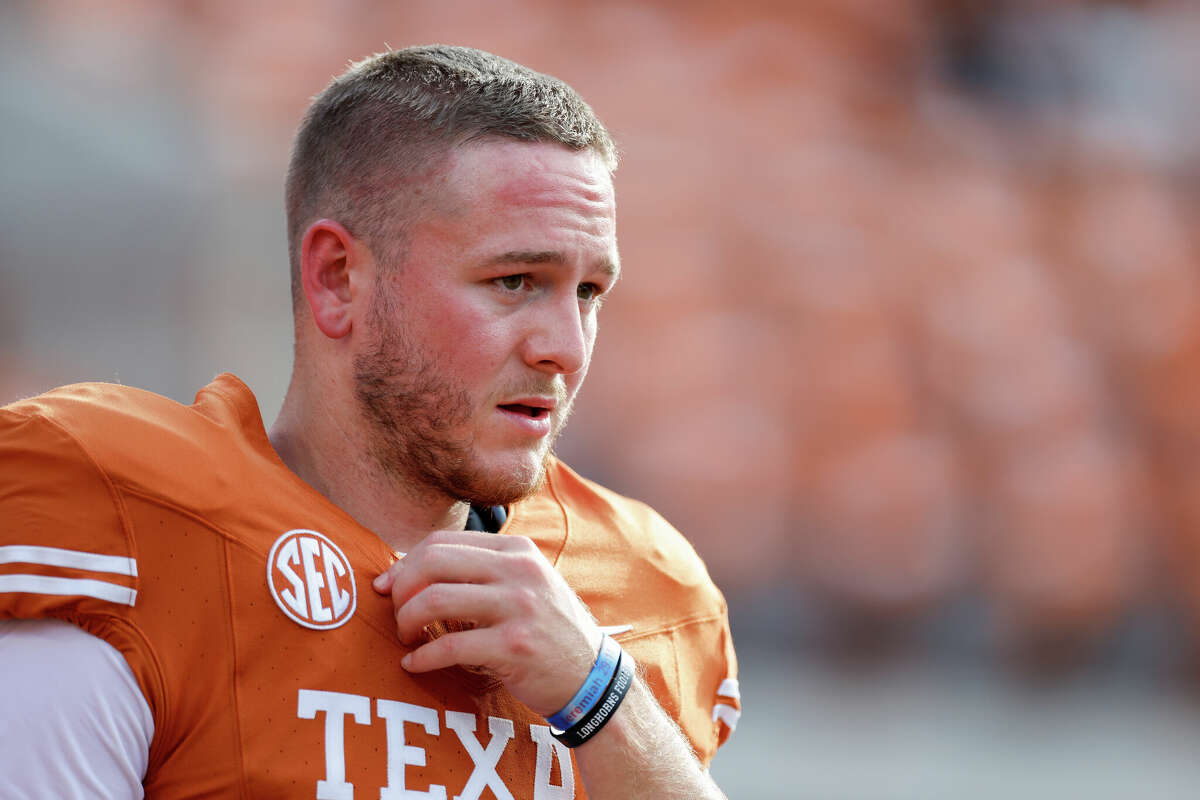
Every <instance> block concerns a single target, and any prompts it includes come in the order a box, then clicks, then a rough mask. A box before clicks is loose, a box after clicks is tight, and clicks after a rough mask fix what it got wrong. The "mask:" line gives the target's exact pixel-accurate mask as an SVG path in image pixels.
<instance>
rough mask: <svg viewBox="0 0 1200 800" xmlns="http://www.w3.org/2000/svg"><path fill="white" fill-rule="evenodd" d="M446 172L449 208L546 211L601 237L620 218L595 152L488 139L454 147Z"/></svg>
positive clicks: (509, 212) (502, 212)
mask: <svg viewBox="0 0 1200 800" xmlns="http://www.w3.org/2000/svg"><path fill="white" fill-rule="evenodd" d="M442 175H443V185H444V187H445V188H446V190H447V191H446V196H445V198H444V199H445V200H446V201H447V205H448V208H447V210H451V209H454V210H457V211H459V212H461V213H468V214H469V213H473V212H483V213H488V214H498V215H502V216H511V215H526V214H529V213H537V212H548V213H554V214H558V215H559V216H562V217H564V218H565V217H571V218H572V221H573V222H574V223H576V224H578V225H580V226H581V227H583V228H586V229H589V230H593V231H594V233H596V234H600V235H602V234H605V233H611V228H612V225H613V222H614V220H615V218H616V203H615V198H614V193H613V184H612V177H611V176H610V175H609V172H608V168H607V167H606V166H605V163H604V161H603V159H602V158H601V156H600V155H599V154H597V153H596V152H594V151H592V150H579V151H574V150H570V149H569V148H567V147H565V146H563V145H560V144H557V143H549V142H522V141H517V140H513V139H500V138H495V137H493V138H487V139H482V140H479V141H475V142H470V143H468V144H465V145H462V146H460V147H456V148H454V149H453V150H452V151H451V152H450V153H449V154H448V156H447V161H446V164H445V167H444V171H443V173H442ZM564 221H566V220H565V219H564Z"/></svg>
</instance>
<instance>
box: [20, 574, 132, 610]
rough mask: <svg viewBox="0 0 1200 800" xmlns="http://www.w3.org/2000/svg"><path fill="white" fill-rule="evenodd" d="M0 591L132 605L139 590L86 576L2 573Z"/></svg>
mask: <svg viewBox="0 0 1200 800" xmlns="http://www.w3.org/2000/svg"><path fill="white" fill-rule="evenodd" d="M0 592H28V593H30V594H62V595H74V596H78V595H82V596H84V597H95V598H97V599H99V600H108V601H110V602H113V603H122V604H123V605H127V606H132V605H133V604H134V601H135V600H137V590H136V589H130V588H129V587H128V586H121V585H119V584H116V583H109V582H108V581H93V580H87V579H86V578H52V577H50V576H48V575H0Z"/></svg>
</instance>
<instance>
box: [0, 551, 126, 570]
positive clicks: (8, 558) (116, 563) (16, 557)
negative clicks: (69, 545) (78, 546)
mask: <svg viewBox="0 0 1200 800" xmlns="http://www.w3.org/2000/svg"><path fill="white" fill-rule="evenodd" d="M0 564H43V565H45V566H47V567H73V568H75V569H87V570H91V571H92V572H111V573H114V574H116V575H131V576H133V577H135V578H136V577H137V561H135V560H134V559H132V558H125V557H124V556H102V555H99V554H98V553H88V552H86V551H84V550H66V549H63V548H61V547H36V546H34V545H26V544H10V545H5V546H3V547H0Z"/></svg>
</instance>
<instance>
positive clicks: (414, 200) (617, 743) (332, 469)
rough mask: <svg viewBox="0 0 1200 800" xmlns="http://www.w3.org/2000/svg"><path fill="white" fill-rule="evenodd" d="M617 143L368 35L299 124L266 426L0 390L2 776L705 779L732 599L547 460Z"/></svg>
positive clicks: (255, 780)
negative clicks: (10, 398) (379, 49)
mask: <svg viewBox="0 0 1200 800" xmlns="http://www.w3.org/2000/svg"><path fill="white" fill-rule="evenodd" d="M614 167H615V155H614V147H613V144H612V142H611V140H610V138H609V136H608V134H607V132H606V131H605V129H604V127H603V126H602V125H601V124H600V122H599V121H598V120H597V119H596V118H595V116H594V115H593V113H592V111H591V109H590V108H588V107H587V105H586V104H584V103H583V101H582V100H581V99H580V98H579V97H578V96H577V95H576V94H575V93H574V91H573V90H571V89H570V88H569V87H567V86H566V85H565V84H563V83H561V82H560V81H557V80H555V79H553V78H549V77H547V76H544V75H540V74H537V73H534V72H532V71H530V70H528V69H526V68H524V67H521V66H519V65H516V64H513V63H512V62H509V61H506V60H504V59H500V58H497V57H495V56H492V55H489V54H486V53H482V52H479V51H475V50H469V49H465V48H450V47H424V48H412V49H409V50H402V51H396V52H390V53H385V54H382V55H379V56H376V57H374V58H372V59H369V60H367V61H365V62H363V63H360V64H357V65H355V66H354V67H353V68H352V69H351V70H350V71H348V72H347V73H346V74H345V75H343V76H341V77H340V78H338V79H337V80H335V81H334V82H333V84H331V85H330V86H329V87H328V88H327V89H326V90H325V92H323V93H322V94H321V95H320V96H319V97H318V98H317V99H316V100H315V101H314V103H313V105H312V107H311V108H310V109H309V112H308V114H307V116H306V118H305V120H304V122H303V124H302V126H301V129H300V132H299V134H298V136H297V141H296V146H295V150H294V152H293V156H292V163H291V167H290V169H289V173H288V187H287V188H288V191H287V204H288V226H289V237H290V251H291V262H292V290H293V300H294V304H295V327H296V356H295V365H294V370H293V376H292V382H291V385H290V386H289V389H288V392H287V396H286V398H285V400H284V405H283V409H282V411H281V413H280V415H279V418H278V420H277V421H276V423H275V425H274V426H273V427H272V429H271V431H270V433H269V434H268V433H267V432H266V431H265V430H264V429H263V426H262V422H261V420H260V419H259V417H258V413H257V407H256V403H255V400H254V397H253V396H252V395H251V394H250V392H249V390H248V389H247V388H246V387H245V386H244V385H243V384H241V382H240V381H238V380H237V379H236V378H234V377H233V376H229V375H225V376H221V377H219V378H217V380H216V381H214V382H213V383H212V384H210V385H209V386H207V387H205V388H204V389H202V390H201V391H200V392H199V393H198V394H197V398H196V402H195V404H193V405H192V406H188V407H185V406H180V405H178V404H175V403H172V402H171V401H168V400H166V399H164V398H161V397H157V396H155V395H151V394H148V393H145V392H139V391H137V390H132V389H126V388H123V387H117V386H107V385H79V386H72V387H65V388H63V389H60V390H57V391H55V392H51V393H49V394H47V395H43V396H41V397H37V398H33V399H31V400H27V401H23V402H19V403H16V404H13V405H12V406H9V407H7V408H5V409H3V410H0V514H2V515H3V518H4V521H5V524H4V526H0V527H2V530H0V616H3V617H11V618H15V619H14V621H9V622H6V623H0V626H2V627H0V637H2V638H0V643H2V646H3V651H4V657H3V658H0V706H3V707H4V708H5V714H4V716H3V721H0V790H2V791H0V795H3V796H5V797H10V796H11V797H22V796H29V797H35V796H51V795H53V796H55V797H138V796H141V793H142V791H143V787H144V791H145V794H146V795H147V796H151V797H160V798H183V797H198V796H204V797H289V798H292V797H316V798H353V797H359V798H374V797H379V798H381V799H382V800H388V799H389V798H393V799H399V798H435V799H441V798H449V797H454V798H479V797H496V798H538V799H539V800H540V799H541V798H545V799H546V800H550V799H551V798H555V799H558V798H571V797H583V796H585V795H586V796H587V797H590V798H594V799H595V800H602V799H603V798H621V799H622V800H628V798H642V797H644V798H665V797H681V798H682V797H686V798H703V797H721V796H722V795H721V793H720V790H719V789H718V788H717V787H716V786H715V784H713V783H712V781H711V779H710V778H709V777H708V776H707V773H706V771H705V769H704V764H706V763H707V762H708V760H709V759H710V758H711V757H712V755H713V752H714V751H715V749H716V747H717V746H718V744H719V743H720V742H722V741H723V740H724V738H725V737H726V736H728V734H729V732H730V730H731V727H732V724H733V723H734V722H735V721H736V718H737V713H738V712H737V706H738V704H737V682H736V677H735V669H736V667H735V662H734V656H733V650H732V645H731V642H730V638H729V631H728V621H727V617H726V613H725V608H724V603H723V601H722V599H721V597H720V594H719V593H718V592H717V590H716V589H715V588H714V587H713V586H712V584H711V581H710V580H709V578H708V576H707V573H706V572H705V570H704V567H703V565H702V564H701V563H700V561H699V559H698V558H697V557H696V555H695V553H694V552H693V551H692V550H691V548H690V547H689V546H688V545H687V543H686V542H685V541H684V540H683V538H682V537H681V536H680V535H679V534H678V533H677V532H675V531H674V530H673V529H672V528H671V527H670V526H669V525H668V524H667V523H665V522H664V521H663V520H662V519H661V518H660V517H658V516H657V515H656V514H655V513H654V512H653V511H651V510H650V509H648V508H646V507H645V506H643V505H641V504H638V503H636V502H633V501H630V500H627V499H625V498H622V497H619V496H617V495H615V494H613V493H611V492H608V491H606V490H604V489H602V488H600V487H598V486H595V485H594V484H591V483H589V482H587V481H585V480H583V479H582V478H580V477H578V476H577V475H575V474H574V473H572V472H571V471H570V470H569V469H568V468H567V467H565V466H564V465H562V464H561V463H559V462H558V461H556V460H555V459H554V457H553V456H552V454H551V446H552V444H553V442H554V439H555V437H556V436H557V434H558V432H559V431H560V430H561V428H562V426H563V424H564V423H565V421H566V418H567V416H568V414H569V412H570V408H571V404H572V402H573V400H574V398H575V394H576V392H577V391H578V390H579V387H580V385H581V384H582V382H583V379H584V377H585V376H586V374H587V369H588V364H589V361H590V359H591V354H592V346H593V344H594V342H595V336H596V317H597V312H598V309H599V305H600V303H601V301H602V299H603V297H604V295H605V294H607V293H608V292H609V291H610V290H611V289H612V287H613V285H614V284H615V282H616V280H617V277H618V274H619V270H620V266H619V259H618V254H617V246H616V235H615V216H614V199H613V188H612V181H611V172H612V170H613V169H614ZM634 665H636V669H635V666H634ZM664 709H665V711H664ZM18 723H19V724H20V726H21V727H20V730H18V729H17V727H16V725H17V724H18ZM693 751H694V752H695V754H696V755H693ZM697 755H698V756H699V758H697Z"/></svg>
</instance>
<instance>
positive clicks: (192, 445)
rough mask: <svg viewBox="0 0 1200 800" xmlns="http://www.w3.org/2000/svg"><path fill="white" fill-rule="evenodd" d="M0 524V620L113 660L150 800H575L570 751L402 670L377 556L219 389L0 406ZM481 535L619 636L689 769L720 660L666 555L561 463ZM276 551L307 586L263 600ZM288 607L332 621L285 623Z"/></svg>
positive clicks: (535, 725) (696, 575) (527, 719)
mask: <svg viewBox="0 0 1200 800" xmlns="http://www.w3.org/2000/svg"><path fill="white" fill-rule="evenodd" d="M0 515H2V517H3V519H4V520H5V525H4V526H2V528H3V529H2V530H0V618H6V617H14V618H30V619H36V618H57V619H62V620H65V621H68V622H71V623H73V624H75V625H78V626H79V627H81V628H83V629H84V630H86V631H88V632H89V633H91V634H93V635H95V636H98V637H100V638H101V639H103V640H105V641H106V642H108V643H109V644H110V645H112V646H113V647H115V648H116V649H117V650H118V651H119V652H120V653H121V654H122V656H124V658H125V660H126V661H127V662H128V664H129V666H130V668H131V669H132V671H133V674H134V676H135V678H136V679H137V682H138V685H139V687H140V688H141V691H142V693H143V694H144V696H145V698H146V701H147V703H148V705H149V707H150V709H151V711H152V713H153V717H154V732H155V733H154V739H153V742H152V743H151V746H150V753H149V765H148V768H147V773H146V779H145V787H146V796H147V797H150V798H166V800H174V798H183V797H214V798H224V797H251V796H252V797H256V798H259V797H263V798H267V797H311V796H315V797H330V798H334V797H337V798H348V797H420V796H427V797H431V798H437V797H449V796H462V797H480V796H486V792H487V791H488V790H490V791H491V793H492V794H493V795H495V796H496V797H506V796H512V797H514V798H547V799H549V798H569V797H584V796H585V795H584V792H583V787H582V785H581V783H580V781H579V778H578V774H577V772H576V770H575V768H574V766H573V762H572V760H571V754H570V753H569V751H568V750H567V749H566V748H565V747H563V746H562V745H560V744H558V743H557V742H555V741H554V740H553V739H552V737H550V735H549V727H548V725H547V724H546V722H545V720H543V719H542V718H541V717H539V716H538V715H537V714H535V713H533V712H532V711H530V710H529V709H527V708H525V707H524V706H523V705H521V704H520V703H519V702H517V701H516V700H515V699H514V698H512V697H511V696H510V695H509V694H508V693H507V692H506V691H505V690H504V689H503V687H502V686H500V685H499V684H498V682H497V681H495V680H493V679H491V678H490V677H489V676H487V675H486V674H481V673H479V672H476V671H469V670H465V669H459V668H455V669H449V670H441V671H438V672H435V673H431V674H426V675H411V674H408V673H406V672H405V671H404V670H403V669H401V668H400V667H399V664H398V661H399V658H400V657H401V656H402V655H403V654H404V652H406V651H407V649H406V648H405V646H404V645H403V644H402V643H400V642H399V640H398V639H397V637H396V635H395V632H394V627H393V620H392V609H391V603H390V600H389V599H388V598H385V597H379V596H377V595H376V594H375V593H374V592H373V591H372V589H371V587H370V582H371V579H372V578H373V577H374V576H375V575H376V574H378V573H379V572H381V571H383V570H384V569H386V567H387V566H388V565H389V564H390V563H392V561H393V560H394V559H395V557H396V554H395V553H393V552H392V551H391V550H390V549H389V548H388V547H387V546H386V545H385V544H384V543H383V542H382V541H381V540H380V539H379V538H378V537H376V536H375V535H374V534H372V533H371V532H370V531H368V530H367V529H365V528H363V527H362V526H360V525H358V523H356V522H355V521H354V520H353V519H352V518H351V517H350V516H349V515H347V514H346V513H345V512H343V511H342V510H341V509H339V508H338V507H336V506H335V505H333V504H332V503H330V502H329V501H328V500H327V499H326V498H324V497H323V496H322V495H320V494H319V493H317V492H316V491H314V490H313V489H312V488H311V487H309V486H308V485H307V484H305V483H304V482H303V481H301V480H300V479H299V478H298V477H297V476H296V475H294V474H293V473H292V472H290V471H289V470H288V469H287V468H286V467H285V466H284V465H283V463H282V462H281V461H280V460H279V458H278V456H277V455H276V454H275V452H274V450H273V449H272V448H271V446H270V443H269V441H268V440H267V435H266V431H265V430H264V428H263V424H262V420H261V418H260V416H259V413H258V406H257V403H256V401H255V398H254V396H253V394H252V393H251V392H250V390H249V389H248V388H246V387H245V385H244V384H242V383H241V381H239V380H238V379H237V378H235V377H234V376H232V375H221V376H218V378H217V379H216V380H214V382H213V383H211V384H209V385H208V386H206V387H205V388H203V389H201V390H200V391H199V392H198V393H197V395H196V401H195V402H194V403H193V404H192V405H191V406H184V405H181V404H178V403H175V402H173V401H171V400H168V399H166V398H162V397H160V396H158V395H154V394H152V393H149V392H144V391H141V390H137V389H131V388H127V387H122V386H115V385H111V384H78V385H74V386H69V387H63V388H62V389H58V390H55V391H53V392H50V393H47V394H45V395H41V396H39V397H35V398H32V399H29V400H24V401H20V402H17V403H14V404H12V405H9V406H6V407H4V408H3V409H0ZM297 534H302V535H300V539H299V540H298V541H300V544H299V545H298V546H296V545H295V544H294V541H297V540H296V535H297ZM498 535H520V536H528V537H529V538H531V539H532V540H533V541H534V542H536V543H537V545H538V546H539V548H540V549H541V551H542V553H543V554H544V555H545V556H546V557H547V558H548V559H549V560H550V561H551V563H552V564H554V566H555V568H556V569H557V570H558V571H559V572H560V574H562V575H563V577H564V578H565V579H566V580H567V582H568V584H570V585H571V586H572V588H574V589H575V591H576V592H577V593H578V594H579V595H580V597H581V599H582V600H583V601H584V602H585V603H586V604H587V605H588V607H589V608H590V609H591V611H592V613H593V614H594V615H595V616H596V617H597V619H598V620H599V622H600V624H601V625H602V626H608V627H610V628H612V629H613V630H617V629H618V628H621V629H626V630H625V632H624V633H620V634H617V636H616V638H617V639H618V640H619V641H620V642H621V644H622V645H623V646H624V647H625V648H626V649H627V650H628V651H629V653H630V654H631V655H632V656H633V657H634V658H635V659H636V660H637V662H638V664H639V666H640V667H641V670H642V674H643V677H644V678H645V680H646V681H647V683H648V685H649V686H650V688H651V689H652V690H653V691H654V693H655V694H656V696H657V697H658V699H659V702H660V703H661V704H662V705H663V707H664V709H665V710H666V711H667V713H668V714H669V715H670V716H671V717H672V718H674V719H675V720H676V721H677V722H678V724H679V725H680V727H681V728H682V730H683V731H684V733H685V734H686V736H687V737H688V739H689V740H690V741H691V743H692V745H693V747H694V748H695V750H696V752H697V754H698V755H699V756H700V758H701V760H702V761H704V762H705V763H708V761H709V760H710V759H711V758H712V756H713V754H714V752H715V751H716V749H717V747H718V745H719V744H720V743H722V742H723V741H724V739H725V738H726V737H727V736H728V734H729V732H730V730H731V726H732V724H734V723H735V722H736V715H737V713H738V710H737V709H738V701H737V697H736V695H737V688H736V686H737V684H736V660H735V656H734V652H733V646H732V641H731V638H730V633H729V627H728V617H727V613H726V609H725V605H724V600H723V598H722V597H721V595H720V593H719V592H718V591H717V589H716V588H715V586H713V584H712V582H711V580H710V579H709V577H708V574H707V572H706V570H705V568H704V566H703V564H702V562H701V561H700V559H699V558H698V557H697V556H696V554H695V552H694V551H693V550H692V548H691V547H690V545H688V544H687V542H686V540H685V539H684V538H683V537H682V536H681V535H680V534H679V533H678V532H676V531H675V530H674V529H673V528H672V527H671V526H670V525H669V524H668V523H666V522H665V521H664V520H663V519H662V518H661V517H660V516H658V515H657V514H656V513H655V512H653V511H652V510H651V509H649V508H648V507H647V506H645V505H643V504H641V503H638V502H635V501H632V500H628V499H626V498H623V497H620V496H618V495H616V494H614V493H612V492H610V491H608V490H605V489H603V488H602V487H599V486H597V485H595V484H593V483H591V482H589V481H587V480H584V479H582V478H580V477H579V476H578V475H576V474H575V473H574V472H572V471H571V470H570V469H569V468H567V467H566V466H565V465H563V464H561V463H559V462H554V463H552V464H551V465H550V467H549V470H548V476H547V481H546V483H545V486H544V487H543V489H542V490H540V491H539V492H538V493H537V494H535V495H533V496H532V497H530V498H528V499H526V500H523V501H521V502H519V503H515V504H513V506H512V507H511V508H510V514H509V516H508V519H507V520H506V521H505V523H504V525H503V527H502V528H501V529H500V531H499V533H498ZM289 537H291V538H290V539H289ZM322 542H325V543H329V544H332V546H333V547H332V548H330V547H328V546H327V545H326V544H322ZM281 544H282V545H283V546H284V548H285V549H286V547H287V546H289V545H291V546H292V547H293V549H294V550H295V551H296V552H298V553H299V554H300V555H299V556H297V557H296V558H297V560H295V561H294V562H289V563H294V564H296V565H299V564H300V563H301V562H302V561H303V563H304V564H305V566H306V567H307V568H308V572H307V573H305V572H304V570H303V569H301V568H300V566H296V570H295V571H293V572H291V573H289V575H290V578H291V579H292V580H293V588H294V590H295V591H294V592H292V593H290V594H289V592H290V591H291V590H289V589H288V588H286V586H287V584H286V582H285V583H284V584H283V585H284V587H285V588H283V589H282V591H279V590H277V589H274V588H272V580H273V578H272V575H273V574H275V575H278V572H276V573H272V571H271V568H270V566H269V564H268V559H269V558H272V559H274V558H275V557H276V553H277V552H278V551H279V548H280V545H281ZM306 546H307V547H308V548H309V549H308V550H307V551H305V547H306ZM333 550H336V552H337V554H338V555H337V556H334V555H332V551H333ZM305 552H307V555H305ZM300 556H303V558H301V557H300ZM305 559H307V560H305ZM322 559H323V561H324V571H323V572H322V570H321V569H320V568H314V566H313V565H314V564H318V562H321V561H322ZM272 563H273V564H274V563H276V562H274V561H273V562H272ZM284 566H285V567H286V564H285V565H284ZM338 570H342V572H338ZM284 571H285V573H286V572H287V570H286V569H285V570H284ZM297 573H299V574H300V575H301V577H303V576H304V575H307V578H308V580H307V581H302V580H299V579H298V578H297ZM305 597H307V598H308V600H310V601H311V603H310V604H309V605H308V606H307V607H308V608H310V609H319V610H321V611H325V612H326V613H327V614H328V612H329V609H331V608H332V609H338V608H340V609H341V611H340V613H341V614H342V615H343V616H344V619H342V620H341V621H340V622H337V624H336V626H333V627H328V626H326V627H320V626H316V627H314V626H313V625H312V624H307V625H306V624H305V623H304V622H303V620H304V618H303V617H299V616H297V615H296V613H295V609H297V608H301V609H303V608H305V607H306V604H305ZM351 597H353V603H351V602H350V601H349V598H351ZM285 600H286V601H287V602H284V601H285ZM289 608H291V609H292V610H291V611H289ZM314 613H315V612H314ZM297 620H301V621H300V622H297ZM547 657H553V654H548V655H547ZM417 792H424V793H425V794H424V795H421V794H416V793H417Z"/></svg>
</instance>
